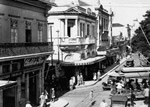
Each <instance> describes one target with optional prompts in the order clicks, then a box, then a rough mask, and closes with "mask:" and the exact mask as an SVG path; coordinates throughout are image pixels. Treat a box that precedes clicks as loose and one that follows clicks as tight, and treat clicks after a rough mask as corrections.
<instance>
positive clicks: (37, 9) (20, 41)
mask: <svg viewBox="0 0 150 107" xmlns="http://www.w3.org/2000/svg"><path fill="white" fill-rule="evenodd" d="M52 5H55V4H54V3H51V2H48V1H47V0H43V1H42V0H36V1H35V0H28V1H27V0H1V1H0V84H1V85H0V107H24V106H25V102H26V101H28V100H29V101H30V102H31V104H32V105H34V104H37V103H39V96H40V94H41V91H44V72H45V69H44V66H45V60H46V58H47V57H48V56H49V55H51V54H52V43H50V42H47V11H48V10H49V9H51V7H52Z"/></svg>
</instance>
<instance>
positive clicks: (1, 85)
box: [0, 80, 17, 88]
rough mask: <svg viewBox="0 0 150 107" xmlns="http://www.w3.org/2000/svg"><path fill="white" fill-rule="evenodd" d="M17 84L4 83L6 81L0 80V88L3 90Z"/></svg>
mask: <svg viewBox="0 0 150 107" xmlns="http://www.w3.org/2000/svg"><path fill="white" fill-rule="evenodd" d="M16 84H17V82H16V81H9V80H8V81H6V80H0V88H5V87H7V86H12V85H16Z"/></svg>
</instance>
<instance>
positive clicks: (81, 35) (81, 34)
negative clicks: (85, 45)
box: [80, 23, 83, 37]
mask: <svg viewBox="0 0 150 107" xmlns="http://www.w3.org/2000/svg"><path fill="white" fill-rule="evenodd" d="M82 25H83V24H82V23H80V37H83V33H82V31H83V29H82Z"/></svg>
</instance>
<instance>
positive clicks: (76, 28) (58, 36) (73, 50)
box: [48, 6, 105, 86]
mask: <svg viewBox="0 0 150 107" xmlns="http://www.w3.org/2000/svg"><path fill="white" fill-rule="evenodd" d="M48 23H49V29H50V30H49V34H50V35H52V41H53V43H54V50H55V52H54V54H53V59H51V58H50V59H51V60H53V63H54V61H55V60H56V61H57V62H56V64H55V68H56V69H55V71H56V72H55V75H56V77H58V78H61V77H62V76H65V77H66V78H67V80H66V83H68V82H69V79H70V78H71V77H72V76H75V77H77V75H79V74H80V73H82V75H83V77H84V80H91V79H92V78H93V73H94V72H95V73H96V72H97V71H98V69H101V68H102V63H101V61H103V60H104V59H105V56H97V50H96V48H97V47H96V44H97V17H96V14H95V13H94V12H92V10H91V9H90V8H83V7H81V6H71V7H55V8H53V9H52V10H51V11H50V12H49V17H48ZM50 35H49V38H50V37H51V36H50ZM49 40H50V39H49ZM60 66H61V70H60V69H59V67H60ZM61 82H62V81H61ZM68 86H69V85H68Z"/></svg>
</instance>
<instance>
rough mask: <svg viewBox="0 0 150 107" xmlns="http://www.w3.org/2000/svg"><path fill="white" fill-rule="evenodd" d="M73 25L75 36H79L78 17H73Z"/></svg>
mask: <svg viewBox="0 0 150 107" xmlns="http://www.w3.org/2000/svg"><path fill="white" fill-rule="evenodd" d="M75 26H76V31H77V33H76V37H77V36H79V27H78V19H75Z"/></svg>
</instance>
